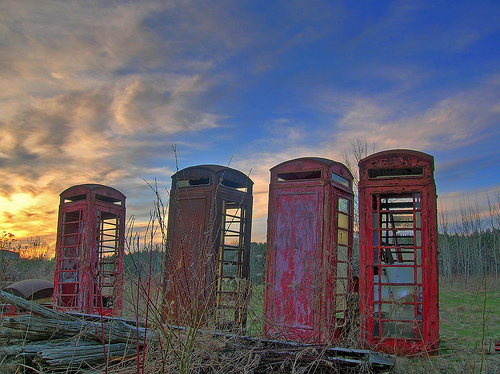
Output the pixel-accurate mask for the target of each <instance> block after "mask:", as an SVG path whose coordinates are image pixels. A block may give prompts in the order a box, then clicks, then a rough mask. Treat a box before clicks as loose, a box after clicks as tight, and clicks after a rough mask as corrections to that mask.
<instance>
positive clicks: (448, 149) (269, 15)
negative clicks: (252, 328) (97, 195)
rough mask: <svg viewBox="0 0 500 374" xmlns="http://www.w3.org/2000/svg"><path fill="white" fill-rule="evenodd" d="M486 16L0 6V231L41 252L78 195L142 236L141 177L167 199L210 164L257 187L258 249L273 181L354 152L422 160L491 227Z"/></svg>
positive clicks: (496, 71)
mask: <svg viewBox="0 0 500 374" xmlns="http://www.w3.org/2000/svg"><path fill="white" fill-rule="evenodd" d="M499 20H500V2H498V1H476V0H473V1H461V0H455V1H440V0H432V1H418V0H417V1H384V0H377V1H368V0H366V1H347V0H346V1H334V0H328V1H321V0H311V1H295V0H287V1H279V0H276V1H274V0H273V1H269V0H266V1H260V0H257V1H250V0H218V1H204V0H192V1H190V0H172V1H170V0H162V1H143V0H141V1H134V0H130V1H121V0H91V1H75V0H60V1H55V0H44V1H38V0H23V1H13V0H12V1H10V0H5V1H2V2H0V233H1V232H3V231H5V232H10V233H13V234H15V235H16V237H17V238H18V239H20V240H24V239H26V238H29V237H40V238H42V240H44V241H45V242H47V243H48V244H50V245H51V246H52V247H53V246H54V244H55V240H56V230H57V212H58V204H59V194H60V193H61V192H62V191H63V190H65V189H66V188H68V187H70V186H73V185H77V184H82V183H99V184H104V185H108V186H112V187H114V188H116V189H118V190H120V191H121V192H122V193H124V194H125V195H126V196H127V203H126V205H127V216H128V217H131V216H133V217H134V218H135V227H136V230H138V231H140V230H141V229H143V228H144V227H145V225H147V222H148V219H149V216H150V211H152V210H153V201H154V194H153V192H152V191H151V189H150V188H149V187H148V185H147V183H146V181H149V182H154V181H155V180H156V181H157V183H158V186H159V188H160V191H161V193H162V194H163V196H164V200H166V201H168V193H167V192H168V190H169V188H170V180H171V175H172V174H173V173H174V172H175V171H176V168H179V169H183V168H185V167H189V166H193V165H201V164H219V165H225V166H230V167H232V168H235V169H238V170H240V171H242V172H244V173H245V174H248V175H250V178H251V179H252V180H253V181H254V183H255V184H254V207H253V217H254V220H253V230H252V240H253V241H259V242H261V241H265V236H266V220H267V198H268V195H267V192H268V185H269V169H270V168H271V167H273V166H275V165H277V164H279V163H281V162H283V161H286V160H290V159H293V158H297V157H308V156H315V157H324V158H330V159H333V160H336V161H340V162H344V161H345V160H344V156H343V155H344V154H346V152H347V154H350V153H351V148H352V144H353V143H356V142H358V141H360V142H362V143H363V144H368V145H369V147H370V150H374V151H382V150H387V149H395V148H408V149H415V150H418V151H422V152H425V153H429V154H431V155H432V156H434V158H435V167H436V170H435V179H436V185H437V191H438V195H439V209H440V210H441V211H450V212H451V211H454V210H456V209H458V208H459V207H460V206H461V204H463V202H464V201H472V203H473V204H477V206H478V207H479V208H480V210H481V212H482V214H487V211H488V204H487V201H488V198H489V199H490V201H494V200H495V196H497V194H498V193H499V190H500V176H499V175H500V173H499V171H500V170H499V167H498V165H499V161H500V157H499V152H500V151H499V148H500V147H499V146H498V144H499V142H500V126H499V123H500V48H499V46H500V22H499ZM174 149H175V151H174ZM353 164H354V165H355V162H354V163H353ZM355 172H357V169H355ZM497 205H498V202H497Z"/></svg>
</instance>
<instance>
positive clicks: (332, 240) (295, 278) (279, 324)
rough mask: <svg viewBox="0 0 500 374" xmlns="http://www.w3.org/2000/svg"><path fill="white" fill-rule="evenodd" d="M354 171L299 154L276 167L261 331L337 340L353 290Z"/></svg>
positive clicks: (310, 340) (280, 336)
mask: <svg viewBox="0 0 500 374" xmlns="http://www.w3.org/2000/svg"><path fill="white" fill-rule="evenodd" d="M352 180H353V177H352V175H351V173H350V172H349V170H348V169H347V168H346V167H345V166H344V165H343V164H341V163H338V162H335V161H332V160H327V159H324V158H299V159H294V160H290V161H286V162H283V163H281V164H279V165H277V166H275V167H273V168H272V169H271V182H270V186H269V207H268V231H267V259H266V285H265V291H264V333H265V334H266V335H267V337H269V338H275V339H286V340H293V341H299V342H308V343H332V342H334V341H335V340H336V339H337V338H338V337H339V334H340V333H341V332H342V331H343V330H344V328H345V326H346V323H347V313H348V299H349V294H350V293H351V291H352V290H351V288H352V240H353V234H352V232H353V231H352V229H353V192H352Z"/></svg>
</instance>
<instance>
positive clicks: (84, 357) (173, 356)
mask: <svg viewBox="0 0 500 374" xmlns="http://www.w3.org/2000/svg"><path fill="white" fill-rule="evenodd" d="M0 302H4V303H8V304H11V305H14V306H16V308H18V309H21V310H24V311H26V312H29V313H27V314H21V315H16V316H9V317H4V318H3V319H1V326H0V343H2V342H3V344H0V362H6V359H11V360H14V359H17V360H20V361H21V362H22V364H20V366H22V367H31V368H34V369H35V370H34V371H35V372H40V373H42V372H43V373H48V372H61V371H63V372H65V373H77V372H78V373H80V372H82V373H83V372H85V373H87V372H88V373H102V372H107V373H118V372H120V373H123V372H124V371H123V367H124V366H123V365H127V363H129V366H130V365H132V366H134V365H139V364H138V362H139V361H140V360H143V361H142V362H141V367H143V366H142V365H145V366H146V367H147V364H148V363H145V362H144V357H145V356H144V355H143V353H144V351H145V348H147V349H148V350H149V351H150V352H158V354H154V355H153V356H156V358H157V359H158V361H159V362H161V366H160V367H161V369H160V367H158V366H155V365H156V364H157V362H154V359H153V362H152V363H151V366H150V367H149V368H148V370H146V371H145V372H148V371H149V372H153V371H159V372H165V373H167V372H179V371H181V370H180V369H181V368H185V367H184V364H185V362H184V361H183V360H185V358H186V357H187V356H183V353H187V355H188V356H189V360H191V362H195V361H196V357H201V359H200V362H197V363H196V365H197V366H196V368H191V369H193V370H187V371H188V372H189V371H192V372H228V371H230V372H242V373H243V372H245V373H255V374H259V373H269V372H287V373H288V372H289V373H296V372H297V373H298V372H310V373H313V372H314V373H338V372H342V373H359V372H370V373H372V372H379V371H388V370H389V369H390V368H391V367H392V366H393V365H394V361H395V358H394V357H393V356H388V355H384V354H378V353H375V352H372V351H368V350H360V349H347V348H339V347H328V346H321V345H310V344H309V345H308V344H300V343H296V342H289V341H281V340H268V339H261V338H257V337H249V336H242V335H237V334H230V333H224V332H214V331H204V330H199V329H190V328H185V327H178V326H171V325H161V326H160V328H159V329H155V330H152V329H147V328H145V327H141V326H136V325H133V323H132V322H130V321H125V320H121V319H114V318H98V319H97V320H96V319H95V316H88V315H74V314H68V313H60V312H57V311H54V310H51V309H48V308H45V307H42V306H39V305H37V304H35V303H32V302H30V301H27V300H25V299H22V298H19V297H17V296H14V295H12V294H9V293H6V292H3V291H0ZM183 334H184V335H183ZM174 336H176V337H177V338H179V339H180V340H182V339H185V340H183V341H181V344H180V346H182V349H181V350H178V348H177V346H175V343H174V340H175V339H174V338H173V337H174ZM181 336H183V337H181ZM192 337H196V339H198V341H199V342H205V347H209V348H205V350H206V351H207V350H208V354H206V353H207V352H202V353H197V352H196V351H195V348H192V350H190V351H189V352H188V351H186V348H187V347H188V346H189V347H194V346H198V347H200V345H201V344H194V343H193V342H194V340H191V339H192ZM187 342H191V343H190V344H186V343H187ZM207 342H208V343H207ZM6 343H7V344H6ZM159 347H161V348H159ZM169 347H170V348H169ZM190 349H191V348H190ZM149 357H151V356H149ZM179 358H180V361H178V362H177V364H176V362H175V361H176V360H179ZM0 366H1V365H0ZM118 367H121V368H122V369H121V370H119V369H116V370H114V369H113V368H118ZM137 367H139V366H137ZM110 369H111V370H110ZM149 369H151V370H149ZM13 371H16V370H13ZM6 372H7V371H6ZM129 372H136V371H129ZM0 373H2V371H1V370H0Z"/></svg>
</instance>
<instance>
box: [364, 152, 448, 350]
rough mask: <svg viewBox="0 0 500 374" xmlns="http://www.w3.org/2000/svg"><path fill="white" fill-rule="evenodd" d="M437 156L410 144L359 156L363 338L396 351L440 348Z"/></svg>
mask: <svg viewBox="0 0 500 374" xmlns="http://www.w3.org/2000/svg"><path fill="white" fill-rule="evenodd" d="M433 173H434V158H433V157H432V156H430V155H428V154H425V153H421V152H417V151H412V150H391V151H384V152H379V153H376V154H373V155H371V156H368V157H366V158H364V159H362V160H361V161H360V162H359V176H360V177H359V205H360V213H359V217H360V228H359V236H360V254H359V257H360V259H359V261H360V272H359V273H360V310H361V335H362V341H363V342H365V343H367V344H368V345H369V346H370V347H372V348H374V349H377V350H381V351H386V352H390V353H398V354H415V353H419V352H423V353H432V352H437V350H438V348H439V321H438V260H437V217H436V187H435V184H434V176H433Z"/></svg>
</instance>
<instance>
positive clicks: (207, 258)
mask: <svg viewBox="0 0 500 374" xmlns="http://www.w3.org/2000/svg"><path fill="white" fill-rule="evenodd" d="M252 186H253V182H252V180H251V179H250V178H248V177H247V176H246V175H245V174H243V173H242V172H240V171H238V170H234V169H231V168H228V167H224V166H218V165H200V166H193V167H188V168H186V169H183V170H180V171H178V172H177V173H175V174H174V175H173V176H172V189H171V191H170V205H169V214H168V233H167V254H166V260H165V276H164V279H165V280H164V295H165V300H164V308H165V310H164V315H165V319H166V320H167V322H168V323H173V324H177V325H199V324H200V323H209V322H214V324H215V326H216V327H217V328H224V329H239V328H245V325H246V316H247V296H248V281H249V267H250V256H249V255H250V232H251V224H252Z"/></svg>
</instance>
